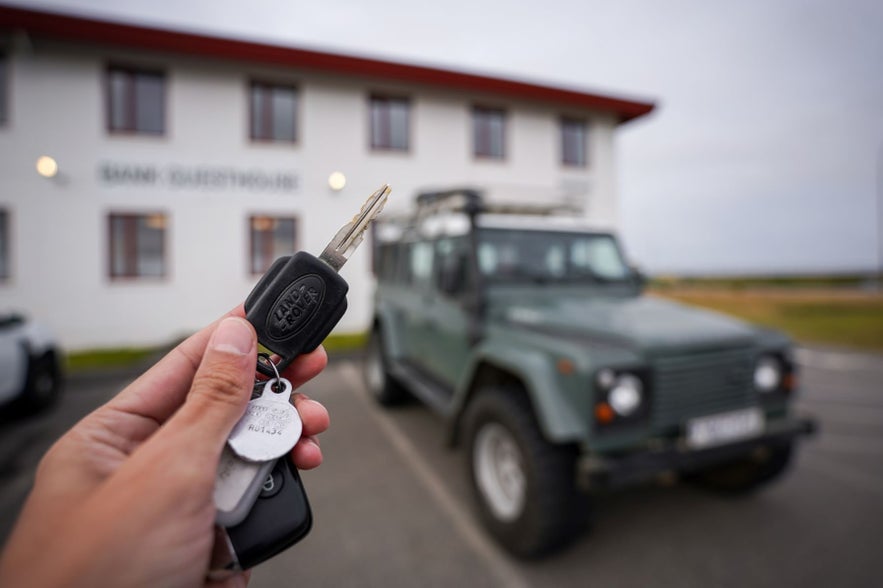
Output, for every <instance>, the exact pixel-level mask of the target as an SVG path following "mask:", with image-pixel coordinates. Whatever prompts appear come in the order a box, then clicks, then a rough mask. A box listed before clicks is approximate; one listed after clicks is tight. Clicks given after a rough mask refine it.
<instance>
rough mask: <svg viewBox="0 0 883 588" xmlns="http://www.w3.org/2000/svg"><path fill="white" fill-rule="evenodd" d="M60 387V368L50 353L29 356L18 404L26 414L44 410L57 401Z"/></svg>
mask: <svg viewBox="0 0 883 588" xmlns="http://www.w3.org/2000/svg"><path fill="white" fill-rule="evenodd" d="M61 387H62V377H61V369H60V367H59V366H58V362H57V361H56V359H55V356H54V355H53V354H52V353H46V354H44V355H42V356H40V357H37V358H31V361H30V364H29V365H28V377H27V381H26V382H25V389H24V394H23V395H22V397H21V399H20V402H19V405H20V406H21V408H22V410H23V411H24V412H25V413H27V414H31V413H36V412H40V411H42V410H46V409H48V408H49V407H51V406H52V405H54V404H55V403H56V402H57V401H58V397H59V396H60V395H61Z"/></svg>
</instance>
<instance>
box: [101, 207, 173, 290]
mask: <svg viewBox="0 0 883 588" xmlns="http://www.w3.org/2000/svg"><path fill="white" fill-rule="evenodd" d="M167 222H168V217H167V216H166V215H165V214H164V213H161V212H157V213H149V214H113V213H112V214H110V215H109V216H108V225H109V229H110V231H109V241H110V247H109V248H108V250H109V252H110V268H109V269H110V272H109V273H110V277H111V278H160V277H163V276H165V274H166V253H165V237H166V224H167Z"/></svg>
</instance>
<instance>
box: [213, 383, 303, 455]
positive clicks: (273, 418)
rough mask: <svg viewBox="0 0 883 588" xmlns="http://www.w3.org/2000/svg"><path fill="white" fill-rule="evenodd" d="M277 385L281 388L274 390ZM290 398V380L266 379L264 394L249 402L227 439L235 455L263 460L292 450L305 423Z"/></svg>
mask: <svg viewBox="0 0 883 588" xmlns="http://www.w3.org/2000/svg"><path fill="white" fill-rule="evenodd" d="M274 386H275V387H281V388H282V389H281V390H279V391H274V389H273V388H274ZM290 399H291V382H289V381H288V380H286V379H285V378H279V379H272V380H268V381H267V383H266V384H265V385H264V389H263V391H262V392H261V395H260V396H259V397H257V398H255V399H253V400H251V401H250V402H249V403H248V406H247V407H246V409H245V414H244V415H242V418H241V419H239V422H238V423H236V426H235V427H233V432H232V433H230V437H229V438H228V439H227V443H228V444H229V445H230V448H231V449H232V450H233V451H234V452H235V453H236V455H238V456H239V457H241V458H242V459H244V460H247V461H258V462H260V461H269V460H271V459H276V458H279V457H282V456H283V455H285V454H286V453H288V452H289V451H291V449H292V448H293V447H294V445H295V444H296V443H297V441H298V439H300V435H301V432H302V430H303V424H302V423H301V420H300V416H299V415H298V414H297V410H295V408H294V406H292V405H291V402H290Z"/></svg>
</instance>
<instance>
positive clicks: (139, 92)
mask: <svg viewBox="0 0 883 588" xmlns="http://www.w3.org/2000/svg"><path fill="white" fill-rule="evenodd" d="M163 86H164V84H163V78H162V76H160V75H155V74H138V75H136V76H135V130H137V131H140V132H143V133H156V134H160V133H162V132H163V127H164V122H165V112H164V111H165V105H164V100H163V97H164V90H163Z"/></svg>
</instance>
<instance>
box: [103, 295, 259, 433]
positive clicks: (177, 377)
mask: <svg viewBox="0 0 883 588" xmlns="http://www.w3.org/2000/svg"><path fill="white" fill-rule="evenodd" d="M231 316H237V317H244V316H245V309H244V308H243V306H242V305H241V304H240V305H239V306H237V307H236V308H234V309H232V310H231V311H230V312H228V313H227V314H225V315H224V316H222V317H221V318H219V319H218V320H216V321H215V322H213V323H212V324H210V325H208V326H207V327H205V328H204V329H202V330H201V331H199V332H197V333H195V334H193V335H191V336H190V337H188V338H187V339H186V340H184V341H183V342H181V343H180V344H178V345H177V346H176V347H175V348H174V349H172V350H171V351H170V352H169V353H168V354H166V356H165V357H163V358H162V359H161V360H160V361H159V362H157V363H156V365H154V366H153V367H152V368H150V369H149V370H147V371H146V372H145V373H144V374H143V375H141V377H139V378H138V379H137V380H135V381H134V382H132V383H131V384H130V385H129V386H128V387H127V388H126V389H125V390H123V391H122V392H120V393H119V394H118V395H117V396H116V397H115V398H114V399H113V400H111V401H110V402H109V403H108V406H109V407H110V408H113V409H116V410H121V411H123V412H127V413H130V414H136V415H139V416H143V417H146V418H149V419H151V420H153V421H155V422H156V423H157V424H158V425H161V424H162V423H164V422H165V421H166V420H168V418H169V417H170V416H172V413H174V412H175V410H177V409H178V407H179V406H181V404H183V402H184V398H185V396H186V395H187V392H188V391H189V390H190V386H191V384H192V383H193V376H194V374H195V373H196V370H197V368H198V367H199V364H200V362H201V361H202V356H203V354H204V353H205V348H206V345H208V342H209V339H210V338H211V336H212V334H213V333H214V332H215V329H217V327H218V324H220V322H221V321H222V320H224V319H226V318H228V317H231ZM253 371H254V368H252V372H253Z"/></svg>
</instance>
